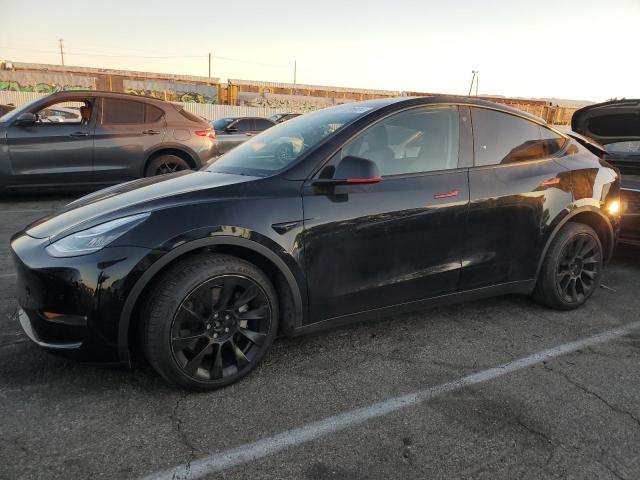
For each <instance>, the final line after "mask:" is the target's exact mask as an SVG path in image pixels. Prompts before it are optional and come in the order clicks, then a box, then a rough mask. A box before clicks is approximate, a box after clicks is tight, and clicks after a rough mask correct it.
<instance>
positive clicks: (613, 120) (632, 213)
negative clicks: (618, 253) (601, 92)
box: [571, 99, 640, 245]
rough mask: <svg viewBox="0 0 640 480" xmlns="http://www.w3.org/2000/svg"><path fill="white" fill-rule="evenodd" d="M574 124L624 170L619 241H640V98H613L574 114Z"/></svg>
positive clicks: (573, 126)
mask: <svg viewBox="0 0 640 480" xmlns="http://www.w3.org/2000/svg"><path fill="white" fill-rule="evenodd" d="M571 128H572V129H573V131H574V132H578V133H580V134H583V135H586V136H587V137H588V138H589V140H591V139H593V140H595V142H600V144H602V145H604V147H600V146H598V144H596V143H595V142H592V141H591V142H590V143H591V148H592V149H594V150H596V152H597V150H598V148H599V149H601V150H602V149H603V150H604V152H602V153H601V156H602V157H603V158H604V159H605V160H606V161H607V162H609V163H610V164H612V165H613V166H614V167H616V168H618V169H619V170H620V173H621V174H622V180H621V187H622V188H621V190H622V202H621V213H622V228H621V231H620V241H621V242H623V243H628V244H632V245H640V99H635V100H634V99H625V100H611V101H608V102H604V103H598V104H595V105H589V106H587V107H584V108H581V109H580V110H578V111H576V112H575V113H574V114H573V118H572V119H571Z"/></svg>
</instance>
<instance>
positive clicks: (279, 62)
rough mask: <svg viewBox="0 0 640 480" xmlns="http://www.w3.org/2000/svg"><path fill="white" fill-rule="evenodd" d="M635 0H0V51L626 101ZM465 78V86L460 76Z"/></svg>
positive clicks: (154, 67) (80, 62)
mask: <svg viewBox="0 0 640 480" xmlns="http://www.w3.org/2000/svg"><path fill="white" fill-rule="evenodd" d="M638 25H640V0H606V1H605V0H597V1H592V0H529V1H521V0H511V1H507V0H501V1H498V0H478V1H475V0H448V1H447V0H438V1H432V0H422V1H411V0H394V1H388V0H387V1H383V0H368V1H362V0H357V1H354V0H351V1H348V0H323V1H313V2H310V1H307V0H271V1H268V2H267V1H265V0H257V1H256V0H243V1H233V0H227V1H225V2H218V1H207V0H200V1H198V2H188V1H182V2H176V1H167V0H155V1H153V2H151V1H148V2H142V1H136V0H128V1H122V0H109V1H96V0H89V1H87V0H85V1H82V2H80V1H75V0H71V1H65V0H62V1H60V2H55V3H51V2H44V1H41V2H38V1H29V2H26V1H22V2H18V1H15V0H0V59H5V60H12V61H16V62H19V61H22V62H36V63H54V64H59V63H60V53H59V46H58V39H60V38H62V39H63V48H64V51H65V64H67V65H77V66H89V67H99V68H117V69H126V70H138V71H149V72H162V73H177V74H190V75H201V76H206V75H207V74H208V54H209V53H211V54H212V56H213V59H212V72H211V75H212V76H213V77H217V78H220V79H222V80H223V81H226V79H227V78H235V79H244V80H263V81H276V82H293V70H294V68H293V64H294V61H297V82H298V83H304V84H315V85H331V86H343V87H356V88H374V89H383V90H400V91H419V92H430V93H450V94H465V95H466V94H467V93H468V91H469V85H470V82H471V76H472V74H471V71H472V70H478V71H479V74H478V79H479V85H478V87H479V89H478V93H479V94H487V95H504V96H521V97H532V98H538V97H548V98H551V97H554V98H569V99H582V100H592V101H604V100H607V99H609V98H614V97H617V98H621V97H626V98H640V62H638V61H637V54H638V47H639V46H640V37H639V36H638ZM474 89H475V87H474Z"/></svg>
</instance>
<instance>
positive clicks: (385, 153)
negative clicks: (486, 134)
mask: <svg viewBox="0 0 640 480" xmlns="http://www.w3.org/2000/svg"><path fill="white" fill-rule="evenodd" d="M458 143H459V126H458V109H457V108H456V107H431V108H419V109H412V110H408V111H405V112H400V113H397V114H395V115H392V116H390V117H388V118H386V119H384V120H382V121H380V122H379V123H377V124H375V125H373V126H372V127H370V128H368V129H367V130H365V131H364V132H362V133H361V134H359V135H358V136H357V137H356V138H355V139H353V140H352V141H350V142H349V143H348V144H347V145H346V146H345V147H344V148H343V150H342V157H345V156H347V155H352V156H356V157H361V158H366V159H368V160H371V161H373V162H375V163H376V164H377V165H378V169H379V170H380V174H381V175H382V176H389V175H402V174H409V173H419V172H431V171H436V170H447V169H451V168H456V167H457V166H458Z"/></svg>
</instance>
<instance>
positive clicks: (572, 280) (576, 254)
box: [556, 234, 602, 303]
mask: <svg viewBox="0 0 640 480" xmlns="http://www.w3.org/2000/svg"><path fill="white" fill-rule="evenodd" d="M601 263H602V259H601V255H600V248H599V245H598V244H597V243H596V240H595V239H594V238H593V237H592V236H590V235H587V234H581V235H577V236H576V237H574V238H573V239H572V240H571V241H570V242H568V243H567V244H566V245H565V246H564V248H563V249H562V253H561V257H560V261H559V262H558V269H557V275H556V288H558V290H559V291H560V292H561V294H562V296H563V298H564V299H565V300H566V301H567V302H571V303H578V302H581V301H583V300H584V299H585V297H588V296H589V295H590V294H591V293H592V291H593V289H594V288H595V285H596V278H597V277H598V275H599V270H600V264H601Z"/></svg>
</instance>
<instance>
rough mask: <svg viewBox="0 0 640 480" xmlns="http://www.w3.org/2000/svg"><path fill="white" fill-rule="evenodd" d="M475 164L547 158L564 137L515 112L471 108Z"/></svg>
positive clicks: (557, 148) (561, 142) (562, 144)
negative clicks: (516, 114) (510, 113)
mask: <svg viewBox="0 0 640 480" xmlns="http://www.w3.org/2000/svg"><path fill="white" fill-rule="evenodd" d="M471 117H472V120H473V145H474V155H475V165H476V166H484V165H498V164H505V163H515V162H525V161H527V160H537V159H541V158H546V157H548V156H550V155H553V154H555V153H557V152H558V151H559V150H560V149H562V148H563V146H564V142H565V139H564V138H563V137H562V136H560V135H557V134H556V133H554V132H553V131H551V130H549V129H547V128H544V127H540V126H539V125H538V124H537V123H534V122H530V121H529V120H525V119H523V118H520V117H517V116H515V115H509V114H507V113H502V112H498V111H495V110H489V109H485V108H472V109H471Z"/></svg>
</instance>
